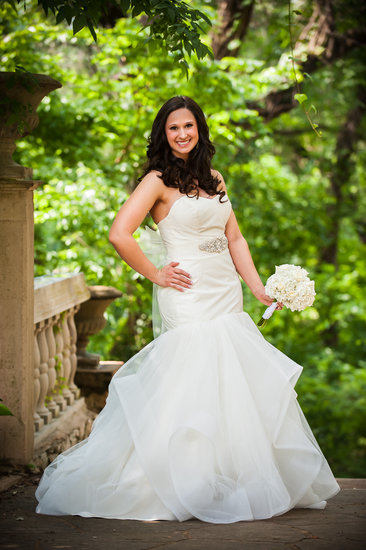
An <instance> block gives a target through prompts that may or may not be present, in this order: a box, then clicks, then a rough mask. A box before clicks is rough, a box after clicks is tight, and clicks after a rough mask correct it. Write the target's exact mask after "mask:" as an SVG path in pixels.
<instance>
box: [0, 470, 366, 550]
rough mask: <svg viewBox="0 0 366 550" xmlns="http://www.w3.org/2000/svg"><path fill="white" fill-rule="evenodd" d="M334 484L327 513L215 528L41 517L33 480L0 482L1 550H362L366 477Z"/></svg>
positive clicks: (365, 535)
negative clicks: (337, 486)
mask: <svg viewBox="0 0 366 550" xmlns="http://www.w3.org/2000/svg"><path fill="white" fill-rule="evenodd" d="M338 481H339V483H340V485H341V488H342V491H341V492H340V493H339V494H338V495H337V496H336V497H334V498H333V499H331V500H330V501H329V503H328V506H327V508H326V509H325V510H320V511H319V510H291V511H290V512H288V513H287V514H284V515H283V516H279V517H276V518H272V519H269V520H264V521H255V522H240V523H235V524H231V525H212V524H207V523H202V522H200V521H186V522H184V523H178V522H165V521H159V522H152V523H148V522H138V521H121V520H107V519H98V518H81V517H78V516H62V517H52V516H40V515H38V514H35V512H34V509H35V505H36V501H35V498H34V491H35V485H36V483H37V478H36V477H35V476H13V477H12V478H2V479H1V480H0V490H1V488H2V489H3V491H2V493H1V494H0V498H1V502H0V521H1V526H0V549H1V550H3V549H5V548H6V549H9V550H10V549H18V550H19V549H21V550H56V549H72V550H99V549H100V550H203V549H204V550H361V549H362V550H365V549H366V479H364V480H350V479H342V480H338ZM7 486H8V487H7Z"/></svg>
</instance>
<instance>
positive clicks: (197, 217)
mask: <svg viewBox="0 0 366 550" xmlns="http://www.w3.org/2000/svg"><path fill="white" fill-rule="evenodd" d="M230 211H231V205H230V202H229V201H228V200H226V201H225V202H223V203H222V202H220V201H219V198H218V196H215V197H214V198H212V199H206V198H203V197H200V198H199V199H195V198H189V197H187V196H185V195H184V196H182V197H181V198H179V199H178V200H177V201H176V202H175V203H174V204H173V206H172V208H171V210H170V212H169V214H168V216H167V217H166V218H165V219H164V220H162V221H161V222H160V223H159V224H158V226H159V231H160V234H161V237H162V240H163V242H164V245H165V247H166V254H167V257H166V261H167V262H170V261H173V260H174V261H177V262H180V266H179V267H180V268H182V269H184V270H186V271H187V272H188V273H190V274H191V276H192V280H193V285H192V288H190V289H188V290H186V291H185V292H178V291H177V290H174V289H172V288H161V287H158V292H157V298H158V304H159V309H160V314H161V321H162V333H161V335H160V336H159V337H157V338H155V339H154V340H153V341H152V342H151V343H150V344H149V345H147V346H146V347H145V348H144V349H142V350H141V351H140V352H139V353H137V354H136V355H135V356H134V357H132V358H131V359H130V360H129V361H128V362H127V363H126V364H125V365H124V366H123V367H122V368H121V369H120V370H119V371H118V372H117V373H116V374H115V376H114V377H113V379H112V381H111V384H110V387H109V396H108V400H107V404H106V406H105V408H104V409H103V411H102V412H101V413H100V414H99V416H98V417H97V419H96V421H95V422H94V425H93V429H92V432H91V435H90V436H89V438H88V439H86V440H85V441H82V442H81V443H79V444H78V445H76V446H75V447H73V448H72V449H69V450H68V451H66V452H65V453H63V454H61V455H60V456H59V457H58V458H57V459H56V460H55V461H54V462H53V463H52V464H50V465H49V466H48V468H47V469H46V470H45V472H44V475H43V477H42V479H41V482H40V484H39V487H38V489H37V492H36V497H37V499H38V501H39V504H38V507H37V512H39V513H41V514H55V515H58V514H78V515H80V516H98V517H104V518H120V519H138V520H179V521H184V520H187V519H190V518H192V517H193V518H198V519H200V520H203V521H207V522H213V523H230V522H236V521H241V520H253V519H263V518H269V517H271V516H274V515H278V514H283V513H284V512H286V511H287V510H290V509H291V508H293V507H305V508H306V507H311V508H324V506H325V504H326V503H325V500H326V499H328V498H330V497H332V496H333V495H335V494H336V493H337V492H338V491H339V486H338V484H337V482H336V481H335V479H334V477H333V474H332V472H331V470H330V468H329V466H328V463H327V461H326V460H325V458H324V456H323V454H322V452H321V450H320V448H319V446H318V444H317V442H316V440H315V438H314V436H313V434H312V432H311V430H310V428H309V426H308V424H307V422H306V420H305V417H304V415H303V413H302V411H301V409H300V407H299V405H298V403H297V400H296V392H295V390H294V385H295V383H296V381H297V379H298V377H299V375H300V373H301V370H302V369H301V367H300V366H299V365H298V364H297V363H295V362H294V361H292V360H291V359H289V358H288V357H286V356H285V355H284V354H283V353H281V352H280V351H278V350H277V349H276V348H274V347H273V346H272V345H271V344H269V343H268V342H267V341H266V340H265V339H264V338H263V336H262V334H261V333H260V331H259V330H258V329H257V327H256V325H255V324H254V323H253V321H252V320H251V319H250V317H249V316H248V314H247V313H244V312H243V304H242V290H241V284H240V281H239V277H238V274H237V272H236V270H235V267H234V264H233V262H232V259H231V256H230V253H229V250H228V248H227V244H226V239H225V237H224V229H225V225H226V222H227V220H228V218H229V215H230Z"/></svg>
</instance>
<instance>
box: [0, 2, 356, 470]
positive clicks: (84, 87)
mask: <svg viewBox="0 0 366 550" xmlns="http://www.w3.org/2000/svg"><path fill="white" fill-rule="evenodd" d="M189 4H190V5H191V6H196V7H197V8H198V9H200V10H202V11H203V12H204V13H205V14H206V15H207V16H208V17H209V18H210V19H211V21H212V28H210V27H209V26H208V25H206V26H205V28H204V29H203V34H202V40H203V42H204V43H205V44H207V45H209V46H211V45H213V46H214V54H215V55H214V57H213V58H210V57H205V58H204V59H201V60H198V59H197V57H196V56H194V55H192V57H191V58H190V59H189V60H188V63H189V73H188V78H187V77H186V76H185V75H184V73H183V72H182V70H181V69H180V68H179V66H178V65H179V64H178V63H177V62H176V58H175V57H174V54H173V53H172V52H169V51H168V50H169V48H167V47H166V46H165V45H164V44H163V45H162V46H161V47H159V46H157V45H155V46H154V45H151V44H147V43H146V38H147V36H148V31H147V30H146V29H143V28H142V26H141V22H140V21H139V18H138V17H137V18H136V17H130V16H128V17H120V18H118V17H117V18H115V19H113V18H112V24H111V22H110V21H109V22H108V24H104V25H103V24H100V25H99V28H98V30H97V34H98V41H97V43H95V42H94V41H93V39H92V38H91V36H90V33H89V31H88V30H85V29H84V30H82V31H81V32H80V33H78V34H77V35H76V36H73V35H72V31H71V30H70V28H68V27H67V26H66V25H65V24H64V23H61V24H58V25H56V24H55V21H54V18H52V17H51V16H49V17H48V18H46V17H45V16H44V14H43V12H41V11H40V10H39V9H37V8H36V7H35V6H33V4H32V3H28V4H27V10H26V12H24V11H23V9H22V8H19V12H18V14H17V13H16V12H15V11H14V9H13V8H12V7H11V6H10V5H7V4H6V3H2V4H1V6H0V15H1V31H2V42H1V45H0V59H1V70H8V71H14V70H15V67H16V66H22V67H24V68H25V69H26V70H28V71H31V72H36V73H44V74H48V75H50V76H52V77H53V78H56V79H58V80H60V81H61V82H62V84H63V88H62V89H61V90H59V91H56V92H52V93H51V94H50V96H49V97H46V98H45V99H44V101H43V102H42V104H41V106H40V107H39V110H38V112H39V116H40V124H39V126H38V128H37V129H36V130H35V131H34V132H33V134H32V135H31V136H28V137H27V138H26V139H23V140H20V141H19V142H18V146H17V151H16V154H15V158H16V159H17V160H20V161H21V163H22V164H23V165H25V166H32V167H33V169H34V177H35V178H36V179H41V180H43V182H44V185H43V186H42V187H40V188H39V189H38V190H37V191H36V192H35V275H37V276H38V275H43V274H47V273H50V272H52V271H55V272H59V273H60V272H70V271H82V272H83V273H84V274H85V277H86V280H87V282H88V284H104V285H111V286H114V287H117V288H118V289H120V290H121V291H122V292H123V296H122V298H120V299H118V300H117V301H116V302H114V303H113V304H112V305H111V306H110V307H109V309H108V311H107V317H108V326H107V328H106V329H105V330H104V331H103V332H101V333H100V334H99V335H97V336H96V337H94V339H93V340H92V343H91V345H90V347H89V349H91V351H94V352H98V353H100V354H101V355H102V358H103V359H119V360H121V359H122V360H127V359H128V358H129V357H131V356H132V355H133V354H134V353H135V352H136V351H137V350H139V349H141V347H143V346H144V345H145V344H147V343H148V342H149V341H150V340H151V339H152V330H151V313H150V309H151V283H150V282H149V281H147V280H145V279H144V278H143V277H141V276H140V275H138V274H136V273H135V272H134V271H133V270H131V269H130V268H129V267H128V266H126V264H124V263H123V262H122V261H121V260H120V259H119V258H118V256H117V255H116V253H115V251H114V249H113V247H112V246H111V245H110V244H109V242H108V231H109V228H110V225H111V223H112V221H113V219H114V217H115V215H116V212H117V211H118V209H119V207H120V206H121V205H122V203H123V202H124V201H125V199H126V198H127V197H128V195H129V193H130V192H131V190H132V189H133V186H134V185H135V182H136V180H137V178H138V177H139V176H140V175H141V173H142V167H143V164H144V162H145V159H146V156H145V155H146V139H147V137H148V135H149V131H150V128H151V124H152V121H153V119H154V117H155V115H156V112H157V110H158V108H159V107H160V106H161V104H162V103H163V102H164V101H166V100H167V99H169V98H170V97H172V96H173V95H177V94H186V95H189V96H191V97H192V98H194V99H195V100H196V101H197V102H198V103H199V104H200V105H201V107H202V108H203V110H204V112H205V113H206V116H207V119H208V124H209V127H210V131H211V137H212V139H213V141H214V144H215V146H216V150H217V153H216V156H215V157H214V163H213V165H214V167H215V168H217V169H218V170H219V171H220V172H221V173H222V174H223V176H224V178H225V180H226V183H227V186H228V190H229V195H230V198H231V201H232V203H233V207H234V210H235V212H236V215H237V218H238V221H239V224H240V227H241V229H242V232H243V234H244V236H245V237H246V239H247V241H248V243H249V245H250V248H251V251H252V255H253V257H254V260H255V263H256V265H257V268H258V270H259V272H260V275H261V277H262V280H263V281H264V282H265V280H266V279H267V277H268V276H269V275H270V274H271V273H273V272H274V268H275V265H276V264H277V265H279V264H283V263H293V264H297V265H301V266H302V267H304V268H305V269H307V271H308V272H309V275H310V278H311V279H313V280H314V281H315V288H316V292H317V296H316V301H315V303H314V306H313V307H311V308H309V309H307V310H305V311H303V312H301V313H292V312H291V311H288V310H283V311H282V312H276V313H275V315H274V316H273V317H272V319H271V320H270V322H269V323H268V324H267V326H266V327H265V329H264V334H265V336H266V338H268V339H269V340H270V341H271V342H272V343H273V344H274V345H276V346H277V347H278V348H279V349H281V350H282V351H283V352H285V353H286V354H288V355H289V356H290V357H291V358H293V359H294V360H295V361H298V362H299V363H301V364H302V365H303V367H304V371H303V374H302V377H301V379H300V381H299V382H298V385H297V392H298V394H299V401H300V404H301V406H302V408H303V410H304V412H305V414H306V417H307V419H308V421H309V423H310V425H311V427H312V429H313V431H314V434H315V436H316V437H317V439H318V441H319V444H320V445H321V447H322V449H323V451H324V453H325V455H326V457H327V459H328V461H329V462H330V464H331V466H332V468H333V470H334V472H335V474H336V475H337V476H345V477H365V475H366V369H365V367H366V355H365V325H366V323H365V319H366V297H365V296H364V294H363V290H364V287H365V282H366V265H365V256H366V254H365V253H366V198H365V192H364V191H365V186H366V181H365V170H364V167H365V158H366V147H365V136H366V118H365V87H366V79H365V75H366V71H365V58H366V55H365V47H364V44H363V43H362V41H357V39H356V42H355V43H353V45H352V47H348V49H347V48H343V50H342V48H338V50H335V49H333V50H332V48H331V44H330V42H329V41H327V40H325V39H324V32H326V29H325V30H324V21H323V23H322V19H321V15H322V13H321V12H319V9H320V8H319V6H320V5H321V3H319V2H316V1H315V0H314V1H311V0H304V1H300V0H299V1H296V2H292V4H291V6H290V8H291V14H292V24H291V27H290V28H289V25H288V9H289V5H288V2H286V1H282V0H278V1H274V2H269V1H267V0H262V1H261V2H251V1H249V2H248V1H242V2H239V1H238V2H232V3H231V10H232V12H233V13H231V15H232V16H233V17H232V20H231V23H230V21H229V23H228V20H224V18H223V16H224V15H225V13H224V12H223V9H224V4H225V3H224V2H215V1H209V2H205V1H200V2H198V1H197V2H190V3H189ZM226 4H228V3H226ZM229 4H230V3H229ZM331 4H332V6H333V12H332V14H331V16H330V15H329V14H328V15H327V16H326V14H325V17H328V18H329V17H331V19H332V22H333V23H332V24H333V27H332V32H335V33H336V35H337V36H338V37H342V36H343V37H345V36H351V35H352V36H355V35H356V36H357V29H358V25H359V17H360V12H359V10H361V11H362V7H360V6H359V5H358V3H357V2H352V1H351V2H344V1H334V2H331ZM249 8H250V9H249ZM317 9H318V15H317V11H316V10H317ZM235 10H236V11H235ZM293 10H296V11H293ZM226 15H227V14H226ZM323 15H324V14H323ZM328 22H329V21H328ZM322 25H323V27H322ZM290 29H291V33H290ZM321 32H323V37H322V36H321ZM291 35H292V42H293V46H294V48H295V50H294V54H293V56H294V57H295V60H296V64H297V65H296V66H297V79H298V81H299V86H300V87H301V92H302V93H305V94H306V95H307V97H308V99H307V100H306V102H305V104H304V105H305V107H306V109H307V110H308V111H309V113H310V116H311V119H312V121H313V122H314V123H316V124H317V125H319V126H318V128H317V130H318V131H319V130H320V131H321V133H322V135H321V137H319V136H318V135H317V134H316V133H315V132H314V130H313V129H312V128H311V125H310V124H309V122H308V121H307V119H306V116H305V114H304V111H303V110H302V108H301V106H300V105H299V104H298V103H297V102H296V101H295V102H294V101H293V100H292V95H291V90H292V87H293V85H294V75H293V69H292V60H291V59H290V57H291V56H292V52H291V44H290V37H291ZM322 40H323V42H322ZM339 40H341V38H339ZM305 73H306V74H305ZM147 223H149V224H150V225H151V224H152V222H151V220H147ZM244 300H245V309H246V311H248V313H249V314H250V315H252V317H253V318H254V319H255V320H257V318H259V316H260V315H261V312H262V311H263V306H262V305H261V304H260V303H259V302H258V301H256V300H255V298H254V297H253V296H252V295H251V294H250V292H249V291H248V289H246V288H244Z"/></svg>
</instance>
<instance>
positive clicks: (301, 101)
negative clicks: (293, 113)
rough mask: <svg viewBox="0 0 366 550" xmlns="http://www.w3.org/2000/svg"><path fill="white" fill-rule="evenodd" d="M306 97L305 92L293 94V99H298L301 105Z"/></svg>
mask: <svg viewBox="0 0 366 550" xmlns="http://www.w3.org/2000/svg"><path fill="white" fill-rule="evenodd" d="M307 98H308V96H307V95H306V94H295V95H294V99H296V101H298V102H299V103H300V105H302V104H303V103H304V101H306V100H307Z"/></svg>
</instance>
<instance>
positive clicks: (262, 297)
mask: <svg viewBox="0 0 366 550" xmlns="http://www.w3.org/2000/svg"><path fill="white" fill-rule="evenodd" d="M255 297H256V298H257V299H258V300H259V301H260V302H262V304H264V305H265V306H270V305H272V304H273V302H274V299H273V298H271V297H270V296H268V295H267V294H266V292H265V290H264V288H263V290H261V291H259V292H257V293H256V294H255ZM282 308H283V304H282V303H281V302H277V305H276V309H282Z"/></svg>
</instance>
